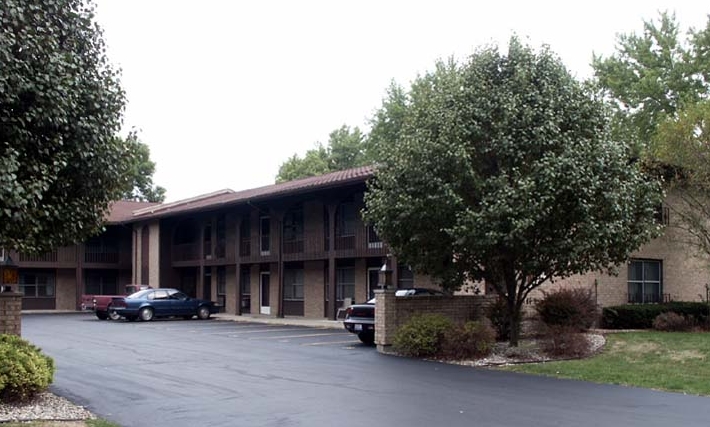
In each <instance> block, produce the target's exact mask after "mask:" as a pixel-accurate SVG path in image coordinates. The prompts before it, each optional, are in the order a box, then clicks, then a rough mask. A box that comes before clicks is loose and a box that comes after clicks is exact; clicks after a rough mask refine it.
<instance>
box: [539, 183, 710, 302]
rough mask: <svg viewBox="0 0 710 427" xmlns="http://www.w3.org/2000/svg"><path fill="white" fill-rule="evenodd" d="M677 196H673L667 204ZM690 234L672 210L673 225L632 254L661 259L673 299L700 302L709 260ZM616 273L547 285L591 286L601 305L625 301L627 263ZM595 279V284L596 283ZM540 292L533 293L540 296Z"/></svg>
mask: <svg viewBox="0 0 710 427" xmlns="http://www.w3.org/2000/svg"><path fill="white" fill-rule="evenodd" d="M676 201H677V197H676V196H674V195H670V196H669V197H668V198H667V202H668V203H671V204H672V203H675V202H676ZM687 239H688V236H687V234H686V233H685V232H684V231H683V230H681V229H680V228H679V227H678V221H677V217H676V216H674V214H673V212H672V211H671V214H670V224H669V226H668V227H666V228H665V230H664V233H663V235H661V236H660V237H658V238H657V239H654V240H652V241H651V242H649V243H647V244H645V245H643V246H642V247H641V248H639V250H637V251H635V252H633V253H632V255H631V258H632V259H645V260H658V261H661V265H662V292H663V294H667V295H668V296H669V297H670V298H671V299H672V300H674V301H700V300H701V298H703V297H704V296H705V284H707V283H710V259H708V257H707V256H706V255H704V254H700V253H699V252H698V251H697V250H695V248H693V247H692V246H690V245H688V244H687V243H684V241H687ZM616 270H617V272H618V274H617V275H609V274H604V273H599V272H591V273H587V274H582V275H576V276H572V277H569V278H566V279H563V280H558V281H556V282H555V283H552V284H548V285H544V287H543V288H542V290H546V291H550V290H553V289H556V288H559V287H562V286H567V287H579V288H588V289H592V290H593V291H595V293H596V295H597V301H598V303H599V304H600V305H601V306H610V305H618V304H625V303H626V302H627V294H628V282H627V280H628V264H627V263H623V264H621V265H618V266H617V267H616ZM595 281H596V286H595ZM540 296H541V292H539V291H538V292H535V294H534V295H531V297H533V298H539V297H540Z"/></svg>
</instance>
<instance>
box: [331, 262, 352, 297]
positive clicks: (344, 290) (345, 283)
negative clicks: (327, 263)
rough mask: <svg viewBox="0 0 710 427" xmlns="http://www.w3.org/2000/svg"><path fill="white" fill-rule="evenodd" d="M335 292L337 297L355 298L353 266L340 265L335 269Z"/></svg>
mask: <svg viewBox="0 0 710 427" xmlns="http://www.w3.org/2000/svg"><path fill="white" fill-rule="evenodd" d="M335 280H336V292H337V295H336V297H337V299H338V300H339V301H342V300H343V299H344V298H351V299H352V300H353V301H354V300H355V268H353V267H341V268H338V269H337V270H336V278H335Z"/></svg>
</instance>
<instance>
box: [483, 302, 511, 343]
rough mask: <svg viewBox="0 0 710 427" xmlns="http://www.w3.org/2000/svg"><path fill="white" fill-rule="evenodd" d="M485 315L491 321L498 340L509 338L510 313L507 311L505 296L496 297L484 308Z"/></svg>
mask: <svg viewBox="0 0 710 427" xmlns="http://www.w3.org/2000/svg"><path fill="white" fill-rule="evenodd" d="M486 317H487V318H488V320H490V321H491V325H492V326H493V329H494V330H495V332H496V339H497V340H498V341H507V340H508V339H510V323H509V322H510V320H509V319H510V315H509V313H508V302H507V301H506V300H505V298H503V297H499V298H496V300H495V301H494V302H493V304H491V305H490V306H488V308H487V309H486Z"/></svg>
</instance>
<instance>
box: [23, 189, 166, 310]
mask: <svg viewBox="0 0 710 427" xmlns="http://www.w3.org/2000/svg"><path fill="white" fill-rule="evenodd" d="M154 204H155V203H144V202H133V201H120V202H116V203H113V204H112V206H111V210H110V213H109V216H108V218H107V219H106V220H107V224H106V230H105V231H104V232H103V233H101V234H100V235H98V236H96V237H93V238H90V239H88V240H87V241H85V242H82V243H80V244H76V245H71V246H65V247H61V248H57V249H55V250H52V251H49V252H46V253H43V254H27V253H21V252H20V253H18V252H16V251H11V252H10V257H11V258H12V259H13V260H14V261H15V262H16V263H17V265H18V275H19V291H20V292H22V293H23V294H24V297H23V299H22V309H23V310H76V309H78V308H79V302H80V297H81V295H82V294H84V293H87V294H116V293H120V289H121V288H120V287H121V286H123V285H124V284H126V283H130V279H131V271H132V258H131V257H132V253H133V252H132V246H131V242H132V239H131V235H132V233H133V226H132V225H127V224H126V223H125V221H126V220H127V219H132V212H133V211H134V210H135V209H139V208H142V207H145V206H150V205H154Z"/></svg>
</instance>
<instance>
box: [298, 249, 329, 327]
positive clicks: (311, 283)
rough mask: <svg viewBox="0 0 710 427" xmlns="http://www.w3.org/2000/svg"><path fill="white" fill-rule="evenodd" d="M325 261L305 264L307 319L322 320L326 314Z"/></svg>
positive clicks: (304, 285)
mask: <svg viewBox="0 0 710 427" xmlns="http://www.w3.org/2000/svg"><path fill="white" fill-rule="evenodd" d="M324 268H325V267H324V261H306V262H304V263H303V300H304V301H303V304H304V306H303V315H304V317H307V318H322V317H323V313H325V307H324V305H325V295H324V292H325V280H324V279H325V275H324V273H323V272H324Z"/></svg>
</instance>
